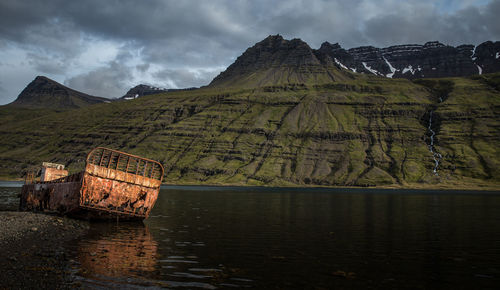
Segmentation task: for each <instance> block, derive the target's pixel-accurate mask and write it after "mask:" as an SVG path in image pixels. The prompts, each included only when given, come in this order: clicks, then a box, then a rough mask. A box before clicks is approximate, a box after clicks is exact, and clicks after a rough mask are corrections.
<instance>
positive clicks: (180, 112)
mask: <svg viewBox="0 0 500 290" xmlns="http://www.w3.org/2000/svg"><path fill="white" fill-rule="evenodd" d="M499 80H500V75H499V74H495V75H487V76H480V77H475V78H450V79H444V80H427V81H425V82H420V83H418V84H415V83H412V82H410V81H408V80H405V79H399V80H391V79H387V78H378V77H372V78H365V79H362V78H360V79H356V80H350V81H345V82H336V83H330V84H320V85H311V86H308V85H302V86H289V85H283V86H272V87H262V88H258V89H255V88H254V89H248V90H246V89H218V88H206V89H199V90H194V91H181V92H174V93H168V94H164V95H155V96H144V97H142V98H139V99H135V100H131V101H127V102H114V103H111V104H98V105H93V106H90V107H85V108H81V109H77V110H73V111H71V112H59V113H52V114H49V115H46V116H42V117H40V118H38V119H36V120H26V121H21V122H15V123H8V124H1V125H0V134H1V135H2V137H3V138H1V140H0V160H1V162H0V175H1V176H20V175H22V174H23V173H24V172H25V171H26V170H27V169H28V168H29V167H31V166H38V165H39V164H40V162H42V161H52V162H61V163H65V164H68V165H69V168H70V169H72V170H77V169H81V168H82V166H83V163H84V158H85V154H86V153H87V152H88V151H89V150H90V148H92V147H95V146H98V145H103V146H109V147H112V148H117V149H121V150H125V151H129V152H132V153H136V154H140V155H145V156H148V157H151V158H154V159H158V160H160V161H162V162H163V163H164V165H165V167H166V181H167V182H169V183H180V184H186V183H187V184H190V183H201V184H240V185H245V184H247V185H356V186H368V185H400V186H429V185H432V186H440V187H448V188H454V187H457V186H476V187H477V186H489V187H496V186H499V184H500V179H499V176H500V175H499V173H500V172H499V168H500V150H499V148H498V144H500V120H499V117H498V116H499V115H500V114H499V113H500V97H499V96H500V94H499V92H498V90H497V87H496V86H498V84H499ZM291 88H293V89H291ZM440 98H441V100H442V101H440ZM431 112H433V121H432V122H431V124H429V119H430V118H429V115H430V114H431ZM429 125H430V126H429ZM429 127H430V128H431V129H432V130H433V131H434V132H435V136H434V137H433V138H434V150H435V151H436V152H439V153H440V154H441V155H442V158H441V159H440V163H439V166H438V168H437V174H436V173H434V168H435V162H434V160H433V154H432V153H431V152H430V150H429V142H430V140H429V139H430V135H431V131H430V130H429ZM33 128H37V129H36V130H33ZM20 144H26V145H20Z"/></svg>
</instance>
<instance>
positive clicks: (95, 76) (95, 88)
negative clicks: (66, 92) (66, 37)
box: [64, 61, 132, 98]
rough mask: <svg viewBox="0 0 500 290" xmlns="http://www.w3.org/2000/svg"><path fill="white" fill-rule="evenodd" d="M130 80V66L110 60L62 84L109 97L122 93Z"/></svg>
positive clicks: (94, 94) (91, 93)
mask: <svg viewBox="0 0 500 290" xmlns="http://www.w3.org/2000/svg"><path fill="white" fill-rule="evenodd" d="M131 80H132V75H131V68H130V67H127V66H124V65H122V64H120V63H118V62H115V61H112V62H110V63H109V64H108V66H106V67H101V68H98V69H96V70H93V71H90V72H88V73H84V74H80V75H77V76H75V77H72V78H70V79H67V80H66V81H65V82H64V84H65V85H66V86H68V87H70V88H74V89H76V90H79V91H82V92H84V93H86V94H89V95H93V96H99V97H105V98H111V97H118V96H122V95H124V94H125V93H126V89H125V88H127V87H130V81H131ZM103 92H105V93H106V94H103Z"/></svg>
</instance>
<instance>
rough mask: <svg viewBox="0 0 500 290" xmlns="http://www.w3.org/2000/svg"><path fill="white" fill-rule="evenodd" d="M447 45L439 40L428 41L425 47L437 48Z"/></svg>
mask: <svg viewBox="0 0 500 290" xmlns="http://www.w3.org/2000/svg"><path fill="white" fill-rule="evenodd" d="M444 46H445V45H444V44H442V43H441V42H439V41H428V42H426V43H425V44H424V49H425V48H436V47H444Z"/></svg>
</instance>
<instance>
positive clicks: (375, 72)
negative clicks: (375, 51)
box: [362, 61, 380, 75]
mask: <svg viewBox="0 0 500 290" xmlns="http://www.w3.org/2000/svg"><path fill="white" fill-rule="evenodd" d="M362 64H363V66H364V67H365V68H366V70H367V71H369V72H371V73H372V74H374V75H379V74H380V73H379V72H378V71H376V70H374V69H372V68H371V67H369V66H368V65H366V62H364V61H363V62H362Z"/></svg>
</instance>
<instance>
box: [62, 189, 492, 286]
mask: <svg viewBox="0 0 500 290" xmlns="http://www.w3.org/2000/svg"><path fill="white" fill-rule="evenodd" d="M68 249H69V255H70V257H71V259H72V262H71V267H72V268H73V271H74V274H73V275H74V277H75V279H76V282H75V283H79V284H80V283H81V284H83V286H85V287H97V288H100V287H119V288H123V287H125V288H135V287H153V288H154V287H168V288H176V287H182V288H189V289H198V288H200V289H203V288H206V289H216V288H230V287H253V288H256V289H263V288H277V289H337V288H340V289H345V288H349V289H352V288H355V289H364V288H380V289H390V288H392V289H402V288H446V289H448V288H450V289H454V288H461V289H470V288H483V289H484V288H491V289H493V288H496V286H498V285H499V283H500V195H499V194H491V193H481V192H451V191H435V192H433V191H416V190H411V191H409V190H374V189H370V190H357V189H333V190H330V189H277V188H238V187H235V188H220V187H166V188H164V189H162V190H161V192H160V197H159V199H158V201H157V204H156V206H155V208H154V210H153V212H152V215H151V217H150V218H149V219H147V220H145V221H144V224H142V223H139V224H131V223H119V224H115V223H97V224H92V226H91V230H90V232H89V233H88V235H86V236H85V237H84V238H83V239H81V240H79V241H77V242H75V243H74V244H71V245H68Z"/></svg>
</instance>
